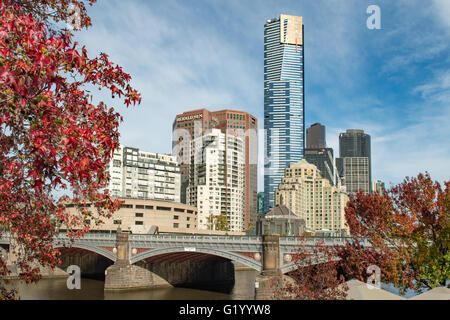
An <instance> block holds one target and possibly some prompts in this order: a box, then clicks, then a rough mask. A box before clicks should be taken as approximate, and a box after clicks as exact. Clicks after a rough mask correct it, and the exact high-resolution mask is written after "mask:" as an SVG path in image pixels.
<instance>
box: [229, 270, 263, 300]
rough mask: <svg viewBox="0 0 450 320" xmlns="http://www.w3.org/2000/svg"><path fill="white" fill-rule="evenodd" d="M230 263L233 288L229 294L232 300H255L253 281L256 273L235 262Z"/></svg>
mask: <svg viewBox="0 0 450 320" xmlns="http://www.w3.org/2000/svg"><path fill="white" fill-rule="evenodd" d="M232 263H233V266H234V287H233V290H232V292H231V294H232V296H233V299H235V300H253V299H255V280H256V273H257V271H256V270H255V269H253V268H250V267H247V266H245V265H243V264H242V263H240V262H237V261H232Z"/></svg>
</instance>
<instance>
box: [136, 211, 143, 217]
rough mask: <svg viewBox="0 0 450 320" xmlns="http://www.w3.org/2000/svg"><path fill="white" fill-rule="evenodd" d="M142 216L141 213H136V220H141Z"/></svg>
mask: <svg viewBox="0 0 450 320" xmlns="http://www.w3.org/2000/svg"><path fill="white" fill-rule="evenodd" d="M143 216H144V214H143V213H142V212H136V218H142V217H143Z"/></svg>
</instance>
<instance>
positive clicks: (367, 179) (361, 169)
mask: <svg viewBox="0 0 450 320" xmlns="http://www.w3.org/2000/svg"><path fill="white" fill-rule="evenodd" d="M336 168H337V170H338V172H337V174H338V175H339V176H340V177H342V178H343V182H344V185H345V187H346V189H347V192H348V193H356V192H358V191H359V190H363V191H364V192H367V193H369V192H371V190H372V182H371V181H372V173H371V171H372V165H371V160H370V136H369V135H368V134H366V133H364V130H356V129H349V130H347V131H346V132H345V133H341V134H340V135H339V158H337V159H336Z"/></svg>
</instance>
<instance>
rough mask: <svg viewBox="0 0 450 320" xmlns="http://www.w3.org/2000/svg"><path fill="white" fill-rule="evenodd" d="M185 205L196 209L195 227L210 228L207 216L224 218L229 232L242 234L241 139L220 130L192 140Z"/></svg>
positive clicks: (242, 162)
mask: <svg viewBox="0 0 450 320" xmlns="http://www.w3.org/2000/svg"><path fill="white" fill-rule="evenodd" d="M191 143H192V148H191V158H192V163H191V170H190V177H189V185H188V187H187V190H186V193H187V203H188V204H189V205H191V206H196V207H197V208H198V218H197V221H198V228H199V229H204V230H207V229H208V228H211V227H212V224H211V220H210V218H209V217H210V216H211V215H213V216H218V215H221V214H223V215H225V216H226V217H227V220H228V222H229V224H230V231H244V229H245V225H244V206H243V203H244V177H245V162H244V159H245V151H244V141H243V139H241V138H239V137H237V136H235V135H232V134H227V133H222V132H221V131H220V129H211V130H208V131H207V132H205V134H204V135H202V136H200V137H198V138H195V139H194V140H193V141H192V142H191Z"/></svg>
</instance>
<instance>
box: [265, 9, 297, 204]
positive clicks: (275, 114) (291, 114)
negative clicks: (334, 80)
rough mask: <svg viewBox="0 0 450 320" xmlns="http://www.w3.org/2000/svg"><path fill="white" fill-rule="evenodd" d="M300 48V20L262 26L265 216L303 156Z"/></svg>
mask: <svg viewBox="0 0 450 320" xmlns="http://www.w3.org/2000/svg"><path fill="white" fill-rule="evenodd" d="M286 17H289V18H286ZM295 23H296V24H297V27H295V26H293V24H295ZM298 24H299V26H300V27H299V26H298ZM299 33H300V34H299ZM292 39H295V40H292ZM303 44H304V42H303V24H302V18H301V17H294V16H284V15H281V16H280V18H279V19H273V20H268V21H267V23H266V24H265V25H264V129H265V150H264V153H265V161H264V193H265V195H264V212H268V211H269V210H270V208H273V206H274V191H275V189H276V188H277V187H278V184H279V183H280V182H281V178H282V177H283V175H284V169H285V168H287V167H288V166H289V165H290V164H292V163H296V162H297V161H298V160H300V159H302V158H303V156H304V147H305V139H304V137H305V135H304V131H305V106H304V93H305V88H304V47H303Z"/></svg>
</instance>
